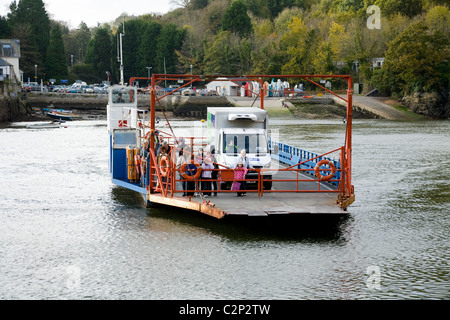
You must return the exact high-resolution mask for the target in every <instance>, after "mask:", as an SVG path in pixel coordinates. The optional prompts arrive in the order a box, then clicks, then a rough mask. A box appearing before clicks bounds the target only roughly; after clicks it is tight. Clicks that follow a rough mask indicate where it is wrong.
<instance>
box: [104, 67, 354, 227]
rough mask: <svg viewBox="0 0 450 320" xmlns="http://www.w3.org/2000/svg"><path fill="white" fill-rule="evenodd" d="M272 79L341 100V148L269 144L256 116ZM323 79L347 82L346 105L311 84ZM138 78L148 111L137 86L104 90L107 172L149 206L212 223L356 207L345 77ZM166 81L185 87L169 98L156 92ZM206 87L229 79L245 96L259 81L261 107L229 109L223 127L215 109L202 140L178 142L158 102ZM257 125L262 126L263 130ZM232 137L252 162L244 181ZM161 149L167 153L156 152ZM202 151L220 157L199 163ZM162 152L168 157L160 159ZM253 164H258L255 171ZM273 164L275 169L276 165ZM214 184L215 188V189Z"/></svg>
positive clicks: (349, 80) (349, 93)
mask: <svg viewBox="0 0 450 320" xmlns="http://www.w3.org/2000/svg"><path fill="white" fill-rule="evenodd" d="M274 78H275V79H288V78H289V79H303V80H304V81H309V82H310V83H312V84H314V85H316V86H318V87H320V88H321V89H323V90H325V91H327V92H328V93H330V94H333V95H335V96H337V97H339V98H341V99H343V100H345V101H346V102H347V116H346V121H345V123H346V133H345V140H344V141H343V146H338V147H336V149H334V150H330V151H329V152H326V153H323V154H317V153H314V152H312V151H307V150H303V149H300V148H297V147H295V146H290V145H287V144H285V143H283V142H282V141H274V139H273V137H270V136H269V135H268V130H266V129H267V128H268V126H269V119H268V117H266V116H265V115H264V114H263V113H262V112H260V111H261V110H264V98H265V97H267V96H269V95H268V94H267V92H266V90H269V89H268V88H267V86H265V85H264V80H265V79H274ZM323 78H326V79H332V78H340V79H341V80H343V81H346V82H347V85H348V89H347V97H346V99H345V98H343V97H342V95H338V94H335V93H334V92H332V91H330V90H328V89H326V88H324V87H323V86H322V85H321V84H320V83H319V82H318V81H317V80H316V79H323ZM137 79H145V80H151V86H150V88H151V89H150V110H149V112H142V111H143V110H140V109H139V108H138V106H137V88H136V87H133V86H124V85H116V86H111V87H110V88H109V94H108V105H107V123H108V135H109V149H110V152H109V172H110V175H111V179H112V182H113V183H114V184H116V185H118V186H121V187H124V188H127V189H130V190H133V191H135V192H138V193H140V194H141V195H142V197H143V198H144V200H145V203H146V205H147V207H151V206H156V205H158V206H160V205H162V206H170V207H174V208H183V209H188V211H189V210H190V211H196V212H201V213H203V214H206V215H209V216H212V217H215V218H217V219H223V218H226V217H232V216H240V217H242V216H246V217H271V216H277V217H279V216H298V215H302V216H303V215H308V216H311V215H332V216H342V215H346V214H347V212H348V211H347V208H348V207H349V206H350V205H351V204H352V203H353V202H354V201H355V193H354V187H353V185H352V184H351V150H352V135H351V132H352V107H351V106H352V94H353V91H352V86H353V82H352V78H351V77H350V76H346V75H336V76H330V75H288V76H287V75H252V76H249V75H246V76H226V77H224V76H220V78H218V77H215V76H204V75H180V74H176V75H167V74H154V75H153V76H152V77H151V78H131V79H130V82H129V83H134V81H135V80H137ZM171 80H172V81H173V80H176V81H177V82H178V83H182V85H181V86H180V88H176V89H174V90H173V91H171V92H165V91H164V92H161V91H158V92H157V90H156V88H157V86H158V85H159V84H160V83H162V82H164V81H171ZM206 81H207V82H209V81H232V82H234V83H236V84H237V85H238V86H241V87H242V86H243V87H244V88H245V90H249V88H248V86H247V87H245V84H246V83H248V82H257V83H259V84H260V85H259V86H254V87H256V88H258V89H257V91H256V90H255V91H254V92H253V96H254V97H255V101H256V100H257V99H259V106H256V107H252V108H240V107H235V108H233V109H236V111H237V112H231V111H230V114H229V115H228V118H227V119H228V120H229V121H228V122H227V121H225V122H221V123H220V124H219V122H218V120H217V118H216V117H217V115H216V114H215V111H217V110H212V109H211V108H208V127H207V132H208V134H207V136H205V137H196V136H194V135H193V134H189V135H185V136H180V135H178V133H177V132H174V130H173V129H172V126H171V125H170V121H169V119H167V117H166V115H165V110H164V107H163V104H161V102H160V101H161V100H162V99H164V98H165V97H167V96H169V95H170V94H171V93H173V92H174V91H176V90H180V89H181V90H182V89H183V88H184V87H190V86H191V85H192V84H193V83H195V82H202V83H204V82H206ZM157 111H160V112H162V113H163V114H164V117H166V119H165V120H166V121H167V126H166V128H164V130H161V129H159V128H158V129H157V128H156V122H157V121H156V118H157V117H156V112H157ZM253 111H255V112H253ZM256 111H258V112H256ZM253 113H254V114H253ZM261 114H262V115H261ZM261 123H264V125H263V126H261ZM213 131H214V133H213V134H211V132H213ZM250 132H252V133H250ZM230 137H231V138H233V139H234V142H237V148H236V149H238V148H243V150H245V151H246V152H247V154H248V156H249V158H251V159H250V160H253V166H252V169H251V170H250V171H249V172H247V175H245V176H242V175H241V176H240V177H238V178H236V174H235V172H236V168H235V166H236V164H237V163H236V161H237V158H238V152H237V151H233V153H232V154H227V153H226V152H225V150H226V149H225V145H226V143H227V142H228V140H229V138H230ZM255 137H258V138H257V139H256V138H255ZM252 141H253V142H252ZM161 145H164V148H160V147H161ZM180 145H181V146H180ZM186 146H187V148H186ZM166 147H168V148H167V149H166ZM200 148H201V149H203V150H206V149H209V150H210V149H211V148H213V149H214V150H216V151H217V152H216V157H215V158H214V159H211V158H207V157H206V156H205V157H200V159H199V158H196V157H195V156H196V155H197V151H198V150H199V149H200ZM161 149H164V150H165V153H161V152H160V150H161ZM180 151H182V152H180ZM239 151H240V149H239ZM181 153H182V155H180V154H181ZM267 156H268V157H269V158H270V159H271V161H269V162H265V163H263V160H262V159H263V158H264V159H266V157H267ZM180 158H181V159H180ZM335 159H338V160H335ZM205 160H207V161H208V162H212V164H213V166H212V167H211V166H201V165H200V164H201V163H203V162H205ZM211 160H213V161H211ZM258 161H259V162H261V165H258ZM273 163H276V164H279V165H276V166H273V165H271V164H273ZM208 164H211V163H208ZM207 173H210V174H207ZM213 173H214V174H213ZM210 177H212V178H210ZM203 182H206V184H204V185H206V189H205V187H203V188H202V183H203ZM236 182H238V183H241V184H244V183H245V184H247V185H248V186H249V188H248V189H247V190H245V191H244V190H237V191H236V190H234V188H233V185H235V183H236ZM204 185H203V186H204ZM214 185H217V187H214V188H213V186H214ZM209 188H210V189H209ZM239 193H241V194H245V197H240V198H236V195H237V194H238V195H239ZM216 194H217V196H215V195H216ZM208 195H210V196H208Z"/></svg>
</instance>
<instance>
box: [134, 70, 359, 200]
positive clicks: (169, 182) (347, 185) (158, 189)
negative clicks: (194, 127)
mask: <svg viewBox="0 0 450 320" xmlns="http://www.w3.org/2000/svg"><path fill="white" fill-rule="evenodd" d="M271 78H289V79H295V78H298V79H304V80H306V81H308V82H310V83H312V84H314V85H315V86H317V87H319V88H321V89H323V90H324V91H326V92H328V93H330V94H332V95H334V96H336V97H338V98H339V99H342V100H343V101H345V102H347V117H346V118H347V119H346V135H345V144H344V146H343V147H340V148H338V149H335V150H333V151H330V152H327V153H325V154H323V155H320V156H317V157H315V158H312V159H308V160H305V161H303V162H300V163H298V164H296V165H293V166H290V167H288V168H285V169H278V170H277V171H292V172H296V174H297V179H296V180H289V181H296V182H297V188H296V189H294V190H263V175H262V173H263V172H265V171H273V170H270V169H257V170H255V171H257V172H258V179H254V180H246V181H249V182H250V181H254V182H255V181H256V182H257V185H258V188H257V190H247V191H246V192H257V193H258V196H263V194H264V192H334V193H338V194H339V195H338V203H339V204H340V206H341V207H342V208H346V207H347V206H348V205H350V204H351V203H352V202H353V201H354V188H353V186H352V184H351V178H352V176H351V166H352V105H353V100H352V96H353V89H352V88H353V79H352V77H351V76H348V75H246V76H241V77H236V76H230V75H220V76H204V75H185V74H170V75H165V74H153V75H152V77H151V78H145V77H133V78H131V79H130V83H133V82H134V81H135V80H139V79H145V80H149V79H151V91H150V93H151V100H150V133H151V134H152V136H153V133H154V132H155V130H156V127H155V120H156V115H155V112H156V102H159V100H161V99H163V98H164V97H166V96H168V95H170V94H172V93H173V92H175V91H179V90H181V89H182V88H185V87H188V86H190V85H191V84H193V83H195V82H197V81H201V82H206V81H232V82H234V83H237V82H240V81H258V82H259V84H260V92H259V93H257V92H254V93H255V94H256V95H257V96H256V99H258V98H259V99H260V108H261V109H264V91H265V89H264V86H263V84H264V80H263V79H271ZM314 78H338V79H343V80H345V81H347V85H348V88H347V91H346V93H347V98H343V97H341V96H340V95H338V94H336V93H335V92H333V91H331V90H328V89H327V88H325V87H323V86H322V85H320V84H319V83H317V82H315V81H313V80H312V79H314ZM165 80H169V81H170V80H175V81H177V80H183V82H185V81H187V82H186V83H184V84H183V85H182V86H180V87H178V88H176V89H174V90H172V91H171V92H168V93H166V94H164V95H162V96H160V97H157V92H156V85H157V84H159V83H161V82H162V81H165ZM256 99H255V101H256ZM162 111H163V112H164V110H162ZM169 125H170V124H169ZM159 131H160V132H162V131H161V130H159ZM162 133H163V134H165V135H166V136H167V137H168V138H170V137H172V138H174V142H173V143H170V145H171V146H172V148H171V149H172V154H171V157H170V158H171V159H172V161H171V162H170V163H171V168H170V170H169V174H168V176H167V177H165V182H164V179H163V176H162V174H161V171H160V168H159V166H158V164H157V160H156V156H155V153H154V150H155V141H154V139H153V138H152V139H150V155H151V156H150V157H151V158H150V165H149V169H150V172H149V174H150V177H149V184H148V186H147V191H148V193H150V194H152V193H161V195H162V196H164V197H173V196H174V195H175V194H176V193H177V192H183V190H176V182H181V181H185V180H180V179H176V173H177V172H179V169H178V170H177V169H175V163H176V160H175V159H176V157H175V154H174V153H173V152H175V151H176V148H175V146H176V145H177V142H178V141H177V140H176V139H177V138H176V137H175V136H174V134H173V132H172V134H170V133H166V132H162ZM184 138H185V139H189V140H190V145H191V150H192V155H193V152H194V148H193V147H194V139H195V138H193V137H184ZM338 151H339V152H340V163H341V169H338V170H337V171H339V170H340V171H341V179H340V181H339V180H331V181H339V187H338V189H337V190H321V183H322V182H323V181H321V180H319V179H317V181H318V189H317V190H300V189H299V188H298V183H299V182H306V181H308V182H310V181H311V180H310V179H308V180H307V179H299V177H298V174H299V172H302V171H304V172H305V171H309V172H310V171H311V169H294V168H295V167H298V166H299V165H302V164H304V163H306V162H307V161H311V160H314V159H316V158H321V157H323V156H326V155H328V154H331V153H334V152H338ZM218 170H220V171H221V173H222V174H223V175H225V173H226V172H227V171H228V172H229V171H232V170H231V169H229V168H225V167H223V166H222V168H220V169H218ZM330 170H331V169H320V171H330ZM223 180H224V179H222V181H223ZM225 180H226V179H225ZM155 181H156V182H157V183H156V182H155ZM197 181H198V182H200V181H201V179H198V180H197ZM212 181H214V180H212ZM216 181H217V183H218V186H219V192H236V191H231V190H220V180H216ZM227 181H232V179H231V180H230V179H228V180H227ZM264 181H287V180H282V179H272V180H265V179H264ZM202 191H203V192H209V191H207V190H206V191H205V190H201V191H200V190H190V192H202ZM211 192H213V191H212V190H211ZM214 192H215V191H214Z"/></svg>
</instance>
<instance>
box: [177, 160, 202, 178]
mask: <svg viewBox="0 0 450 320" xmlns="http://www.w3.org/2000/svg"><path fill="white" fill-rule="evenodd" d="M191 165H194V166H195V169H194V168H192V169H188V166H191ZM193 171H195V173H194V174H192V172H193ZM188 172H189V173H191V174H190V175H188V174H187V173H188ZM180 174H181V176H182V177H183V178H184V179H185V180H188V181H193V180H197V179H198V178H199V177H200V175H201V174H202V167H200V166H196V165H195V164H194V161H191V162H190V163H189V164H188V163H185V164H183V165H182V166H181V169H180Z"/></svg>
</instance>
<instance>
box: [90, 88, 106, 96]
mask: <svg viewBox="0 0 450 320" xmlns="http://www.w3.org/2000/svg"><path fill="white" fill-rule="evenodd" d="M93 90H94V93H99V94H103V93H108V87H94V89H93Z"/></svg>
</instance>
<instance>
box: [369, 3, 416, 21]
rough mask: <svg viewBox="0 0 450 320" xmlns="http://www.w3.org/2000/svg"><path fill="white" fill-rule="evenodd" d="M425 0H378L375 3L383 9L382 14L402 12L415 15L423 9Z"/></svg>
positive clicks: (410, 15)
mask: <svg viewBox="0 0 450 320" xmlns="http://www.w3.org/2000/svg"><path fill="white" fill-rule="evenodd" d="M423 3H424V0H408V1H403V0H376V1H375V2H374V3H373V4H375V5H377V6H379V7H380V9H381V14H383V15H385V16H392V15H394V14H397V13H400V14H402V15H405V16H407V17H410V18H412V17H414V16H416V15H418V14H421V13H422V11H423Z"/></svg>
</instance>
